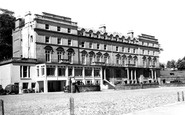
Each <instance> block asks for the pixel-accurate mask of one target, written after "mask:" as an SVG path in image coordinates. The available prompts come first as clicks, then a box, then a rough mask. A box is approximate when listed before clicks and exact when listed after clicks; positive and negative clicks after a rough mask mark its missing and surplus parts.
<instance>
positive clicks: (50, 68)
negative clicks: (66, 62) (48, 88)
mask: <svg viewBox="0 0 185 115" xmlns="http://www.w3.org/2000/svg"><path fill="white" fill-rule="evenodd" d="M46 73H47V76H54V75H55V66H47V68H46Z"/></svg>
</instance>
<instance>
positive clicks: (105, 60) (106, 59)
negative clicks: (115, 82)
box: [104, 56, 108, 64]
mask: <svg viewBox="0 0 185 115" xmlns="http://www.w3.org/2000/svg"><path fill="white" fill-rule="evenodd" d="M104 62H105V63H106V64H107V63H108V57H107V56H105V57H104Z"/></svg>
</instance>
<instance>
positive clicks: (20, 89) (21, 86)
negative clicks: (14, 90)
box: [19, 82, 23, 93]
mask: <svg viewBox="0 0 185 115" xmlns="http://www.w3.org/2000/svg"><path fill="white" fill-rule="evenodd" d="M22 89H23V83H22V82H19V93H22Z"/></svg>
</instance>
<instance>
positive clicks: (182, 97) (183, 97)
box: [182, 91, 184, 101]
mask: <svg viewBox="0 0 185 115" xmlns="http://www.w3.org/2000/svg"><path fill="white" fill-rule="evenodd" d="M182 101H184V92H183V91H182Z"/></svg>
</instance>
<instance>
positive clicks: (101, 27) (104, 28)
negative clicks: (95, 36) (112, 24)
mask: <svg viewBox="0 0 185 115" xmlns="http://www.w3.org/2000/svg"><path fill="white" fill-rule="evenodd" d="M99 29H100V30H101V31H103V32H104V33H105V32H106V26H105V24H103V25H100V27H99Z"/></svg>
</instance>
